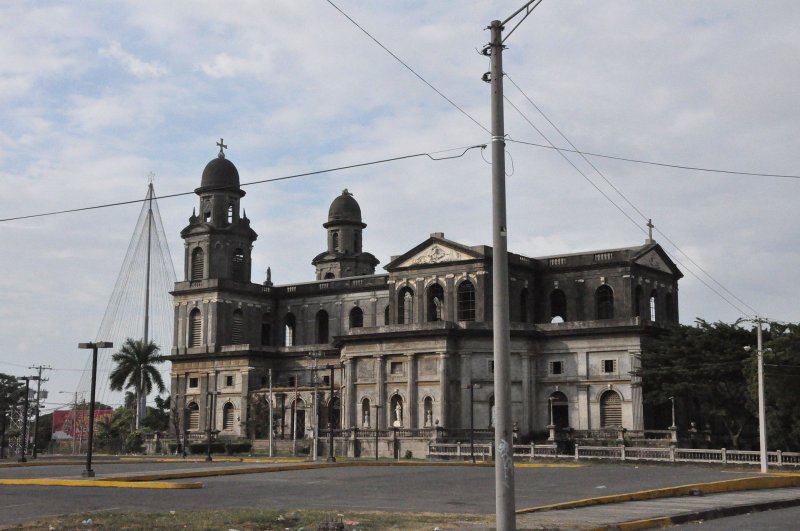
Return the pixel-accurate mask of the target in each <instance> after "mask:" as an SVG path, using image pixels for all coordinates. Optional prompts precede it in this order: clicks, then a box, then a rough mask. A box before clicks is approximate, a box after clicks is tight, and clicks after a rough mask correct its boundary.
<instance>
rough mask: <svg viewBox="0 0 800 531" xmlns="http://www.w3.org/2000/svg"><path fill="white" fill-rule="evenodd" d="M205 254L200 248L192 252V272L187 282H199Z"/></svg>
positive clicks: (201, 276)
mask: <svg viewBox="0 0 800 531" xmlns="http://www.w3.org/2000/svg"><path fill="white" fill-rule="evenodd" d="M205 262H206V261H205V253H204V252H203V249H201V248H200V247H195V248H194V251H192V270H191V277H190V279H189V280H201V279H202V278H203V272H204V270H205Z"/></svg>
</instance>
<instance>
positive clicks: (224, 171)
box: [196, 156, 239, 192]
mask: <svg viewBox="0 0 800 531" xmlns="http://www.w3.org/2000/svg"><path fill="white" fill-rule="evenodd" d="M230 188H235V189H238V188H239V170H237V169H236V166H234V165H233V162H231V161H229V160H228V159H226V158H225V157H224V156H221V157H216V158H215V159H213V160H212V161H211V162H209V163H208V164H206V167H205V169H204V170H203V178H202V179H201V181H200V188H198V189H197V190H196V191H197V192H204V191H206V190H208V191H211V190H223V189H230Z"/></svg>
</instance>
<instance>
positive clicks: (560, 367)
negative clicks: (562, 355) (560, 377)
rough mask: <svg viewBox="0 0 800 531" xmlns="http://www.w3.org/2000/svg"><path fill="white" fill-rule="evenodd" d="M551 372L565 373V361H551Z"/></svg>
mask: <svg viewBox="0 0 800 531" xmlns="http://www.w3.org/2000/svg"><path fill="white" fill-rule="evenodd" d="M550 374H554V375H555V374H564V362H563V361H551V362H550Z"/></svg>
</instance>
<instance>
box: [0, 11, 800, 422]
mask: <svg viewBox="0 0 800 531" xmlns="http://www.w3.org/2000/svg"><path fill="white" fill-rule="evenodd" d="M335 4H336V5H337V6H338V7H339V8H340V9H341V10H342V11H344V12H345V13H347V14H348V15H349V16H350V17H351V18H352V19H353V20H354V21H356V22H358V23H359V24H360V25H361V26H362V27H363V28H364V29H365V30H367V31H368V32H369V33H370V34H371V35H372V36H373V37H375V39H377V40H378V41H380V43H382V44H383V46H385V47H386V48H388V49H389V50H391V51H392V52H393V53H394V54H395V55H396V56H397V57H398V58H400V59H401V60H402V61H403V62H405V64H406V65H408V66H409V67H410V68H411V69H413V70H414V72H416V75H415V73H412V72H411V71H410V70H409V69H408V68H406V67H405V66H403V64H401V63H400V62H399V61H398V60H397V59H395V58H393V57H392V56H391V55H389V54H388V53H387V51H386V50H384V49H382V48H381V47H380V46H379V45H378V44H376V43H375V42H374V41H373V40H371V39H370V38H369V37H368V36H367V35H365V34H364V33H363V32H362V31H361V30H360V29H359V28H358V27H356V26H355V25H354V24H353V22H351V21H350V20H348V19H347V18H345V16H344V15H343V14H342V13H341V12H340V11H338V10H337V9H336V8H335V7H334V6H333V5H331V3H329V2H325V1H322V0H318V1H314V2H312V1H306V0H292V1H281V2H279V1H268V2H265V1H255V0H254V1H232V2H224V3H221V2H211V1H179V0H175V1H171V2H155V1H153V2H150V1H140V0H136V1H116V2H104V1H86V2H80V3H75V2H66V1H46V0H44V1H13V0H10V1H6V2H3V3H2V5H0V50H2V53H0V218H2V219H4V220H5V219H8V218H13V217H17V216H25V215H29V214H38V213H45V212H50V211H55V210H62V209H72V208H79V207H86V206H94V205H102V204H106V203H116V202H124V201H129V200H135V199H141V198H144V196H145V193H146V188H147V184H148V182H149V179H150V177H149V175H150V174H151V173H152V174H154V177H153V182H154V186H155V191H156V194H157V195H160V196H165V195H169V194H176V193H181V192H190V191H192V190H193V189H194V188H196V187H197V186H199V182H200V176H201V174H202V171H203V168H204V167H205V165H206V163H207V162H208V161H209V160H211V159H212V158H214V157H215V156H216V154H217V152H218V147H217V146H216V145H215V144H216V142H218V141H219V139H220V138H224V140H225V144H227V145H228V149H227V153H226V154H227V157H228V158H229V160H231V161H232V162H233V163H234V164H235V165H236V166H237V168H238V170H239V174H240V177H241V180H242V182H243V183H244V182H250V181H258V180H264V179H273V178H278V177H283V176H289V175H294V174H300V173H307V172H314V171H319V170H326V169H331V168H336V167H340V166H349V165H358V164H363V163H368V162H374V161H379V160H384V159H387V158H393V157H401V156H405V155H411V154H421V153H429V154H433V153H438V154H436V155H433V157H434V158H440V157H447V156H450V155H458V154H461V152H462V151H463V150H462V149H454V148H463V147H466V146H473V145H477V144H485V143H487V142H488V140H489V133H488V132H487V131H486V130H485V129H483V127H486V128H488V127H489V124H490V107H489V97H490V94H489V86H488V85H487V84H486V83H484V82H483V81H482V80H481V76H482V75H483V73H484V72H486V71H487V70H488V68H489V64H488V58H487V57H485V56H483V55H481V54H480V53H479V51H480V49H481V48H482V47H483V46H484V45H485V44H486V43H487V42H488V39H489V33H488V31H486V27H487V26H488V25H489V23H490V22H491V21H492V20H495V19H498V20H502V19H505V18H506V17H508V16H509V15H511V14H512V13H513V12H514V11H516V10H517V9H518V8H519V7H520V6H521V5H522V4H523V2H522V1H521V0H513V1H511V0H508V1H506V0H502V1H494V2H486V1H485V0H459V1H448V0H437V1H436V2H430V1H404V2H367V1H355V0H335ZM513 24H514V23H510V24H509V25H508V26H507V30H506V34H507V33H508V31H510V29H511V28H512V27H513ZM798 24H800V3H798V2H796V1H788V0H787V1H778V0H774V1H765V2H752V1H730V0H725V1H713V0H709V1H704V2H686V1H679V2H663V1H656V0H636V1H633V0H630V1H626V0H615V1H613V2H591V1H573V2H556V1H552V0H544V1H543V2H542V3H541V5H539V7H537V8H536V9H535V10H534V11H533V13H532V14H531V15H530V16H529V17H528V18H527V19H526V20H525V21H524V22H522V24H521V25H520V26H519V28H517V29H516V30H515V31H514V32H513V34H511V35H510V36H509V37H508V40H507V41H506V46H507V49H506V50H505V52H504V55H503V61H504V71H505V73H506V76H507V78H506V80H505V91H506V92H505V93H506V96H507V97H508V99H509V101H510V102H511V103H513V105H514V107H516V108H517V109H519V111H520V112H518V111H517V110H515V108H514V107H512V106H511V105H508V104H507V105H506V108H505V130H506V133H507V135H508V140H509V141H508V142H507V154H506V164H507V167H506V171H507V174H508V177H507V193H508V238H509V240H508V242H509V243H508V246H509V250H510V251H512V252H515V253H519V254H523V255H527V256H533V257H536V256H547V255H555V254H562V253H564V254H565V253H573V252H581V251H591V250H596V249H604V248H616V247H627V246H634V245H640V244H642V243H643V242H644V239H645V238H646V229H645V223H646V219H647V218H652V219H653V223H654V224H655V227H656V233H655V239H656V240H657V241H658V242H659V243H661V244H662V245H663V246H664V248H665V250H666V251H667V252H669V253H670V254H671V255H672V256H673V257H674V258H675V259H676V261H678V262H679V263H680V264H681V269H682V270H683V271H684V273H685V275H686V276H685V278H684V279H682V280H681V283H680V315H681V321H682V322H683V323H687V324H690V323H692V322H694V320H695V319H696V318H702V319H705V320H708V321H725V322H732V321H735V320H736V319H739V318H743V317H752V316H753V315H755V314H756V313H758V314H759V315H761V316H764V317H766V318H769V319H775V320H782V321H793V322H796V321H798V320H800V307H798V304H797V301H798V300H800V283H798V282H797V281H796V278H795V275H796V274H797V272H798V270H799V269H800V235H799V234H798V231H797V230H796V225H797V220H798V215H797V204H798V199H800V179H796V178H781V177H766V176H753V175H737V174H730V173H718V172H703V171H696V170H685V169H678V168H671V167H665V166H655V165H646V164H638V163H632V162H626V161H620V160H614V159H608V158H599V157H587V159H588V161H589V162H590V163H591V164H589V163H588V162H587V161H586V160H584V159H583V158H581V157H580V156H578V155H575V154H569V153H564V154H563V155H562V154H559V152H558V151H555V150H552V149H545V148H542V147H536V146H530V145H527V144H524V143H520V142H529V143H535V144H540V145H547V144H549V143H550V142H552V143H553V144H555V145H556V146H559V147H569V145H568V142H567V140H565V139H564V138H563V137H561V136H560V135H559V131H561V133H563V134H564V136H566V137H567V138H568V139H569V141H570V142H571V143H572V144H574V146H576V147H577V148H578V150H580V151H583V152H588V153H595V154H603V155H611V156H617V157H623V158H629V159H638V160H645V161H652V162H660V163H665V164H673V165H682V166H692V167H702V168H708V169H719V170H732V171H739V172H750V173H762V174H780V175H795V176H797V175H798V174H800V168H798V165H797V152H798V150H797V145H796V143H797V139H798V138H800V112H798V108H800V107H799V106H798V99H800V89H798V87H800V32H798V31H797V27H798ZM418 76H419V77H418ZM420 77H421V78H423V79H424V80H425V81H427V83H429V84H430V85H433V86H434V87H436V89H438V91H440V92H441V93H442V94H444V95H445V96H446V97H447V98H448V99H449V100H451V101H452V102H453V103H454V104H455V105H457V106H458V107H459V108H460V110H459V109H457V108H455V107H454V105H453V104H451V103H449V102H448V101H446V100H445V99H444V98H443V97H442V96H441V95H439V94H437V93H436V92H435V91H434V90H433V89H431V87H430V86H428V85H426V84H425V83H424V82H423V81H422V80H421V79H420ZM515 85H516V86H515ZM517 86H518V87H519V89H521V90H518V89H517ZM534 104H535V106H534ZM537 108H538V109H539V110H541V111H542V112H541V113H540V112H539V110H537ZM545 116H546V118H545ZM476 122H477V124H476ZM478 124H480V125H478ZM481 126H482V127H481ZM540 132H541V133H543V134H544V136H545V137H546V138H547V139H549V140H546V139H545V138H543V136H542V134H540ZM446 150H453V151H446ZM439 152H442V153H439ZM489 157H490V154H489V152H488V151H485V152H482V151H481V150H480V149H472V150H468V151H467V152H466V153H464V154H463V156H461V157H458V158H448V159H445V160H438V161H436V160H432V159H431V158H430V157H427V156H421V157H414V158H408V159H403V160H400V161H394V162H386V163H380V164H372V165H367V166H361V167H358V168H353V169H348V170H342V171H335V172H326V173H319V174H316V175H313V176H307V177H301V178H295V179H289V180H283V181H278V182H273V183H265V184H258V185H253V186H247V187H245V190H246V192H247V195H246V196H245V197H244V198H243V200H242V206H243V208H244V209H245V211H246V213H247V216H248V217H249V218H250V220H251V223H252V227H253V228H254V229H255V231H256V232H257V233H258V235H259V237H258V240H257V241H256V242H255V248H254V250H253V278H252V280H253V281H254V282H262V281H263V280H264V271H265V270H266V269H267V267H270V268H271V269H272V279H273V281H274V282H275V283H276V284H283V283H291V282H303V281H310V280H313V278H314V270H313V267H312V266H311V259H312V258H313V257H314V256H315V255H316V254H318V253H319V252H321V251H322V250H324V248H325V230H324V229H323V227H322V223H323V222H325V221H326V217H327V210H328V207H329V205H330V202H331V201H332V200H333V199H334V198H335V197H336V196H337V195H338V194H340V193H341V191H342V189H344V188H347V189H348V190H350V191H351V192H352V193H353V194H354V196H355V198H356V199H357V200H358V201H359V203H360V205H361V210H362V215H363V218H364V221H365V222H366V223H367V225H368V227H367V229H366V230H365V233H364V248H365V250H366V251H369V252H372V253H373V254H374V255H375V256H377V257H378V259H379V260H380V261H381V265H379V268H380V267H381V266H382V265H385V264H386V263H388V262H389V260H390V257H391V256H393V255H399V254H402V253H403V252H405V251H406V250H408V249H410V248H412V247H413V246H415V245H417V244H418V243H420V242H422V241H423V240H425V239H426V238H427V237H428V235H429V234H430V233H432V232H444V233H445V236H446V237H447V238H448V239H452V240H455V241H458V242H461V243H464V244H467V245H478V244H489V245H490V244H491V224H490V223H491V166H490V164H489V160H490V159H489ZM568 161H571V163H570V162H568ZM573 165H574V166H573ZM576 167H577V169H576ZM579 170H580V171H579ZM581 172H582V173H581ZM592 183H593V184H592ZM612 185H613V186H612ZM598 188H599V190H600V191H598ZM601 191H602V193H601ZM620 192H621V194H622V196H621V195H620ZM623 196H624V197H623ZM612 201H613V202H612ZM196 204H197V201H196V196H194V195H185V196H180V197H174V198H164V199H162V200H161V201H160V202H159V209H160V213H161V217H162V220H163V225H164V231H165V234H166V237H167V243H168V244H169V247H170V249H171V251H172V256H173V262H174V265H175V270H176V271H177V272H178V274H179V276H182V272H183V263H182V262H183V242H182V241H181V239H180V235H179V233H180V230H181V229H182V228H183V227H185V226H186V224H187V223H188V218H189V216H190V215H191V214H192V209H193V208H194V207H195V206H196ZM140 209H141V205H140V204H130V205H123V206H117V207H113V208H103V209H94V210H88V211H83V212H78V213H70V214H63V215H58V216H48V217H38V218H33V219H23V220H13V221H2V222H0V248H1V249H3V260H2V265H0V294H1V295H0V345H2V348H0V372H4V373H8V374H14V375H20V376H21V375H23V374H25V373H30V372H31V371H30V370H29V369H27V367H28V366H31V365H39V364H45V365H50V366H51V367H53V370H51V371H47V372H46V373H45V376H46V377H48V378H49V379H50V381H49V382H47V383H46V384H45V388H47V389H48V390H49V392H50V397H49V399H48V401H47V405H48V407H60V406H61V405H62V404H65V403H67V402H69V401H70V400H71V398H70V397H71V396H72V393H73V392H75V391H76V390H81V391H83V390H85V389H86V381H87V377H86V372H85V371H86V369H87V367H88V365H87V359H88V351H85V350H78V349H77V348H76V347H77V344H78V343H79V342H85V341H89V340H92V339H100V340H102V339H103V338H98V337H96V335H97V334H98V330H99V326H100V322H101V320H102V318H103V315H104V312H105V309H106V306H107V304H108V301H109V298H110V296H111V293H112V290H113V288H114V285H115V281H116V279H117V275H118V273H119V270H120V265H121V264H122V261H123V258H124V256H125V253H126V250H127V248H128V244H129V241H130V238H131V235H132V233H133V230H134V226H135V225H136V223H137V219H138V216H139V211H140ZM623 211H624V212H625V214H623V213H622V212H623ZM676 247H677V249H676ZM678 249H680V250H678ZM684 253H685V254H684ZM695 275H697V276H695ZM707 275H710V277H709V276H707ZM698 277H699V278H698ZM709 286H710V287H711V288H713V289H711V288H710V287H709ZM720 294H721V295H720ZM726 299H727V300H726ZM167 326H169V323H167ZM109 356H110V352H101V358H103V360H105V361H106V362H107V360H108V357H109ZM167 371H168V368H167V367H166V366H165V367H164V372H165V374H166V372H167ZM101 378H102V375H101ZM81 382H83V383H81ZM100 387H101V388H103V387H104V386H102V385H101V386H100ZM62 393H63V394H62ZM99 396H100V397H101V398H102V397H104V396H106V395H104V394H102V393H101V394H100V395H99ZM106 401H108V402H112V403H116V402H118V401H119V398H118V397H114V396H113V395H109V396H108V397H107V398H106ZM115 401H116V402H115Z"/></svg>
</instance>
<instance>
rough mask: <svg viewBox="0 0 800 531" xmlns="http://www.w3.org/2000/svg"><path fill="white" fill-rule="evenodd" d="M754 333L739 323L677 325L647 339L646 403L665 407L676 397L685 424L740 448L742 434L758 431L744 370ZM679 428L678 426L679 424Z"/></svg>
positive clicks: (644, 357)
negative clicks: (709, 431) (706, 427)
mask: <svg viewBox="0 0 800 531" xmlns="http://www.w3.org/2000/svg"><path fill="white" fill-rule="evenodd" d="M755 341H756V339H755V332H754V331H753V330H748V329H745V328H742V327H741V326H740V325H739V323H734V324H726V323H719V322H718V323H708V322H706V321H703V320H701V319H698V320H697V322H696V324H695V326H686V325H676V326H673V327H671V328H669V329H667V331H666V332H665V333H664V334H662V335H660V336H659V337H657V338H655V339H653V340H651V341H650V342H649V343H648V344H647V345H646V346H645V348H644V350H643V352H642V364H641V369H640V370H638V371H637V375H638V376H640V377H641V378H642V387H643V395H644V400H645V403H646V404H650V405H663V404H668V403H669V399H670V397H674V398H675V401H676V403H677V404H678V407H679V410H681V411H682V413H683V414H682V415H681V417H683V422H678V424H679V427H681V428H684V429H685V428H687V427H688V426H687V425H686V424H687V423H688V422H689V421H694V422H696V423H697V425H698V426H704V425H705V424H706V423H708V424H709V425H711V427H712V428H713V429H715V430H719V429H720V428H721V431H722V433H717V435H720V436H722V438H724V439H727V444H726V446H728V447H731V448H736V449H738V448H739V446H740V439H741V437H742V435H743V433H746V432H748V431H752V430H753V429H754V428H755V426H756V417H755V412H756V409H757V408H756V404H755V402H754V401H753V400H752V398H751V395H750V393H748V377H747V371H748V367H749V365H748V364H749V363H750V359H751V358H752V356H751V355H750V354H749V353H748V352H747V351H746V350H745V349H744V347H745V346H747V345H754V344H755ZM681 424H682V425H681Z"/></svg>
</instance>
